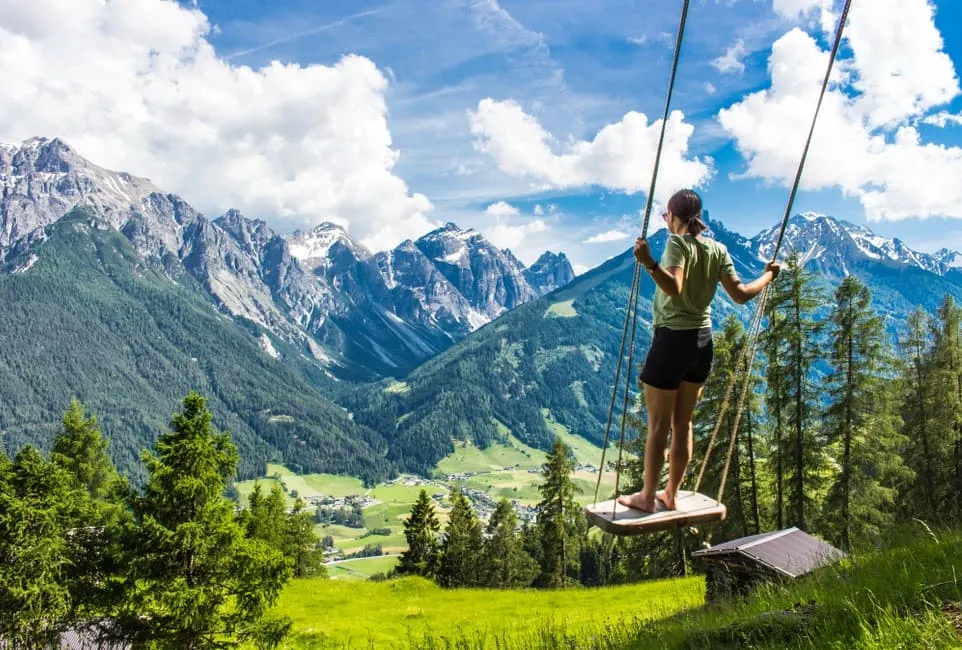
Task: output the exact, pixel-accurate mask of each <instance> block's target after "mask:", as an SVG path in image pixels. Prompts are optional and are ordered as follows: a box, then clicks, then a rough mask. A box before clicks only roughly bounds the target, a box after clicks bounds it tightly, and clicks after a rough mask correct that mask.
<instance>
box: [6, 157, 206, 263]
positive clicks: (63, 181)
mask: <svg viewBox="0 0 962 650" xmlns="http://www.w3.org/2000/svg"><path fill="white" fill-rule="evenodd" d="M81 205H83V206H86V207H87V208H89V209H90V211H91V212H92V213H93V214H95V215H96V216H98V217H100V218H102V219H104V220H105V221H106V222H107V223H109V224H110V225H111V226H112V227H114V228H116V229H117V230H121V231H123V230H125V229H128V230H130V231H131V233H133V234H132V235H131V240H132V241H134V242H135V244H136V245H138V247H139V246H140V245H141V244H143V245H144V246H145V248H144V249H142V250H143V252H145V253H146V254H149V255H154V254H162V253H163V251H165V250H166V251H176V250H177V248H178V246H179V243H180V235H179V231H180V228H181V226H182V224H183V223H184V221H185V220H189V219H191V218H192V217H193V214H195V213H193V211H192V210H186V211H185V210H183V209H182V208H183V206H182V205H180V203H179V201H178V200H177V199H176V197H172V196H169V195H166V194H164V193H163V192H161V191H160V190H159V189H158V188H157V187H155V186H154V185H153V184H152V183H151V182H150V181H149V180H147V179H145V178H138V177H136V176H131V175H130V174H127V173H123V172H114V171H110V170H108V169H105V168H103V167H100V166H98V165H95V164H94V163H92V162H90V161H89V160H87V159H86V158H84V157H83V156H81V155H80V154H78V153H77V152H76V151H74V149H73V148H71V147H70V145H68V144H67V143H66V142H64V141H63V140H61V139H59V138H54V139H47V138H31V139H29V140H25V141H24V142H22V143H20V144H16V145H13V144H7V145H2V146H0V257H2V255H3V251H4V249H5V248H7V247H8V246H9V245H10V244H11V243H12V242H14V241H17V240H19V239H22V238H23V237H26V236H27V235H28V234H30V233H32V232H35V231H37V230H39V229H42V228H44V227H46V226H48V225H50V224H52V223H54V222H55V221H57V220H58V219H59V218H60V217H62V216H63V215H64V214H66V213H67V212H69V211H70V210H72V209H73V208H75V207H77V206H81ZM188 212H190V213H191V214H188Z"/></svg>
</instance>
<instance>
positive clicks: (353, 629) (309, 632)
mask: <svg viewBox="0 0 962 650" xmlns="http://www.w3.org/2000/svg"><path fill="white" fill-rule="evenodd" d="M703 598H704V581H703V580H702V579H701V578H697V577H695V578H686V579H678V580H670V581H660V582H649V583H645V584H639V585H629V586H623V587H610V588H607V589H571V590H566V591H536V590H522V591H507V590H505V591H498V590H484V589H450V590H445V589H441V588H440V587H437V586H436V585H435V584H434V583H432V582H430V581H428V580H425V579H423V578H403V579H398V580H392V581H388V582H362V583H358V582H345V581H342V580H323V579H316V580H296V581H293V582H292V583H291V584H290V585H289V586H288V587H287V589H286V590H285V591H284V592H283V593H282V594H281V598H280V600H279V602H278V604H277V607H276V611H277V612H278V613H280V614H284V615H286V616H289V617H291V619H292V620H293V621H294V628H293V632H292V635H291V637H290V638H289V639H288V641H287V642H286V643H285V644H284V645H283V646H282V647H284V648H291V649H294V648H298V649H299V648H311V649H314V648H318V649H319V648H406V647H411V646H418V645H425V644H427V645H431V644H432V643H435V642H437V643H442V644H443V643H444V641H443V640H444V639H449V640H451V639H459V638H461V639H471V640H472V643H473V644H475V645H472V646H470V647H487V646H486V645H481V646H477V644H478V643H482V644H487V643H490V644H491V646H490V647H494V643H495V639H496V638H497V639H502V640H506V641H509V642H510V643H511V645H509V646H507V647H516V648H523V647H526V646H525V643H526V640H527V639H530V638H534V637H536V636H538V635H540V634H542V633H543V632H544V631H545V630H560V629H563V630H567V631H569V632H572V633H573V632H576V631H577V633H578V634H581V635H583V638H586V639H587V638H589V637H590V636H591V635H593V634H595V633H596V632H597V631H600V630H605V629H606V628H608V627H609V626H612V625H620V624H621V623H622V622H624V623H630V624H632V625H639V624H641V623H642V622H643V621H649V620H654V619H660V618H664V617H666V616H670V615H673V614H677V613H678V612H681V611H683V610H684V609H686V608H691V607H697V606H698V605H699V604H700V603H701V602H702V600H703ZM439 647H444V646H443V645H441V646H439ZM502 647H506V646H502Z"/></svg>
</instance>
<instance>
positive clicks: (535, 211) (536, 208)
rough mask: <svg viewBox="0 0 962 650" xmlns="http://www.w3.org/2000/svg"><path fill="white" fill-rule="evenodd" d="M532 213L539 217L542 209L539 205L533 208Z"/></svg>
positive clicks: (542, 212)
mask: <svg viewBox="0 0 962 650" xmlns="http://www.w3.org/2000/svg"><path fill="white" fill-rule="evenodd" d="M534 213H535V214H536V215H537V216H539V217H540V216H541V215H543V214H544V208H542V207H541V204H540V203H538V204H537V205H535V206H534Z"/></svg>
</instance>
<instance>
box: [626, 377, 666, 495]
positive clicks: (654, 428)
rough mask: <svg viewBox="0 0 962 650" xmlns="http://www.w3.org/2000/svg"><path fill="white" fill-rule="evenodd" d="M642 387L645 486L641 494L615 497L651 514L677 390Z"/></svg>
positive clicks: (662, 465)
mask: <svg viewBox="0 0 962 650" xmlns="http://www.w3.org/2000/svg"><path fill="white" fill-rule="evenodd" d="M644 387H645V404H646V406H647V407H648V442H647V443H646V444H645V485H644V488H642V490H641V492H636V493H635V494H631V495H624V496H621V497H618V502H619V503H621V504H622V505H625V506H629V507H631V508H635V509H636V510H643V511H645V512H654V510H655V490H656V489H657V488H658V479H659V478H660V477H661V468H662V467H664V465H665V448H666V447H667V444H666V443H667V440H668V430H669V429H670V428H671V421H672V414H673V413H674V411H675V402H676V396H677V394H678V391H677V390H665V389H663V388H655V387H654V386H650V385H648V384H644ZM672 462H674V459H672Z"/></svg>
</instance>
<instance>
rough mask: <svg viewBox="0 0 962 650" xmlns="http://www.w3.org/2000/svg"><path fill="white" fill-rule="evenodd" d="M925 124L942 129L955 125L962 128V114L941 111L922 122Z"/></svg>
mask: <svg viewBox="0 0 962 650" xmlns="http://www.w3.org/2000/svg"><path fill="white" fill-rule="evenodd" d="M922 122H924V123H925V124H931V125H932V126H937V127H939V128H940V129H941V128H945V126H946V125H949V124H954V125H956V126H962V114H955V113H950V112H948V111H939V112H938V113H936V114H935V115H929V116H927V117H926V118H925V119H923V120H922Z"/></svg>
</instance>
